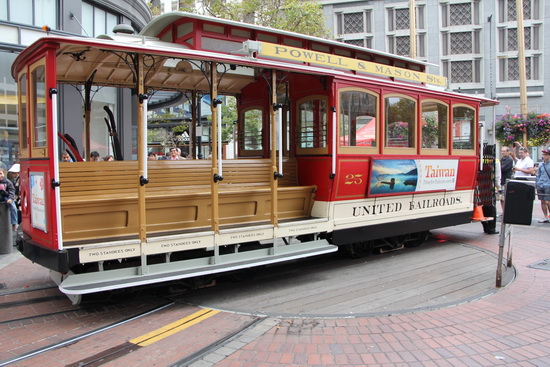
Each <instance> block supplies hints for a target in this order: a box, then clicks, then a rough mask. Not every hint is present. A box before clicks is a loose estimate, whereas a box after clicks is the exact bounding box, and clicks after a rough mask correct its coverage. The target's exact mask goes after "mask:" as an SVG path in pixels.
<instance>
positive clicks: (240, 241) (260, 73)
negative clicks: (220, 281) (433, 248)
mask: <svg viewBox="0 0 550 367" xmlns="http://www.w3.org/2000/svg"><path fill="white" fill-rule="evenodd" d="M425 69H426V64H424V63H422V62H419V61H416V60H412V59H408V58H404V57H399V56H396V55H390V54H386V53H383V52H378V51H375V50H370V49H365V48H361V47H356V46H352V45H347V44H343V43H340V42H335V41H327V40H323V39H318V38H315V37H309V36H303V35H299V34H295V33H291V32H284V31H277V30H274V29H269V28H264V27H259V26H254V25H249V24H242V23H237V22H232V21H226V20H222V19H215V18H210V17H205V16H199V15H195V14H187V13H172V14H166V15H163V16H160V17H158V18H156V19H155V20H154V21H153V22H151V23H150V24H149V25H148V26H147V27H146V28H145V29H144V30H143V31H142V33H141V34H140V35H115V36H103V37H99V38H67V37H56V36H48V37H43V38H41V39H39V40H38V41H36V42H35V43H34V44H32V45H31V46H29V47H28V48H27V49H25V50H24V51H23V52H22V53H21V54H20V55H19V57H18V58H17V59H16V61H15V63H14V64H13V67H12V73H13V76H14V78H15V79H16V80H17V81H18V86H19V91H18V98H19V114H20V119H19V127H20V144H21V173H20V174H21V193H22V217H23V222H22V227H23V235H22V236H21V237H20V238H19V239H18V246H19V249H20V251H21V252H22V253H23V254H24V255H25V256H26V257H28V258H29V259H31V260H32V261H34V262H36V263H38V264H40V265H42V266H45V267H47V268H49V269H51V270H52V274H53V276H54V278H55V279H56V281H57V282H58V283H59V287H60V289H61V290H62V291H63V292H65V293H66V294H68V295H70V296H72V297H73V300H74V301H75V302H78V300H79V297H80V296H81V295H83V294H87V293H92V292H99V291H105V290H114V289H121V288H127V287H132V286H139V285H145V284H152V283H159V282H166V281H179V280H182V279H188V278H191V277H194V278H195V279H197V277H202V278H201V279H204V280H205V281H209V280H210V279H211V277H212V276H213V275H214V274H217V273H221V272H229V271H236V270H239V269H247V268H250V267H254V266H259V265H265V264H270V263H276V262H281V261H286V260H290V259H297V258H303V257H307V256H314V255H318V254H323V253H327V252H331V251H335V250H336V249H337V248H338V247H344V248H347V249H349V250H350V252H351V253H352V254H354V255H357V256H360V255H363V254H365V253H368V252H370V251H372V249H373V248H376V247H384V248H395V247H399V246H403V245H406V246H414V245H417V244H419V243H420V242H421V241H422V240H423V239H425V236H426V233H427V231H428V230H430V229H433V228H439V227H445V226H451V225H457V224H462V223H466V222H469V221H470V220H471V219H470V217H471V215H472V208H473V202H474V190H475V185H476V174H477V171H478V167H479V153H480V152H479V136H478V128H479V124H478V116H479V113H480V107H482V106H491V105H494V104H495V103H496V102H495V101H492V100H489V99H486V98H480V97H476V96H468V95H465V94H458V93H452V92H449V91H447V90H445V89H444V87H445V86H446V80H445V78H442V77H440V76H436V75H431V74H428V73H426V72H425ZM60 94H62V95H63V98H58V96H59V95H60ZM155 95H156V96H159V95H162V96H165V97H166V98H168V99H169V98H171V97H174V96H179V97H182V96H184V97H185V100H186V101H187V106H188V107H189V111H188V112H189V116H190V117H189V129H188V136H189V139H188V140H189V146H188V149H189V152H190V158H191V159H179V158H180V157H178V156H177V153H175V155H173V156H171V158H173V159H164V160H155V161H150V160H148V159H147V153H148V152H147V144H148V141H147V140H148V139H147V136H148V120H149V119H150V114H151V112H150V111H153V110H154V109H155V108H159V107H158V106H160V105H156V104H155V103H156V102H155V101H154V96H155ZM113 96H114V97H113ZM229 98H233V101H234V109H235V111H236V115H237V116H238V117H237V122H236V126H235V128H234V129H233V134H232V141H234V145H235V146H236V149H235V153H234V155H233V156H229V154H228V153H226V151H225V149H226V148H227V145H231V143H230V144H227V141H224V140H223V139H222V130H224V125H226V126H225V128H226V129H227V125H231V124H232V123H233V121H230V122H229V123H228V121H227V118H228V117H227V115H225V116H224V114H222V108H223V106H226V105H228V100H229ZM180 100H181V99H180ZM113 101H115V102H113ZM201 101H202V102H201ZM204 101H207V102H208V103H207V105H208V109H209V111H207V113H204V109H205V107H204V106H205V102H204ZM157 102H158V101H157ZM163 106H166V103H165V104H164V105H163ZM201 106H202V108H201ZM201 111H202V112H201ZM105 123H106V124H105ZM106 126H107V127H106ZM226 140H227V139H226ZM205 142H206V143H207V145H208V146H210V148H211V150H210V155H211V157H210V159H198V158H199V153H200V152H201V149H203V148H204V145H205V144H204V143H205ZM94 151H98V153H99V155H104V156H107V155H113V156H114V158H115V161H97V162H96V161H93V160H92V159H91V157H92V152H94ZM66 154H70V155H72V160H73V162H71V161H70V160H71V159H67V161H65V159H63V160H64V161H60V160H61V156H62V155H66ZM94 155H95V154H94ZM82 157H83V158H82Z"/></svg>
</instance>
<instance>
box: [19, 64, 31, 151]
mask: <svg viewBox="0 0 550 367" xmlns="http://www.w3.org/2000/svg"><path fill="white" fill-rule="evenodd" d="M18 126H19V141H20V143H21V155H22V156H23V157H28V156H29V155H28V154H29V153H28V151H26V149H27V148H28V147H29V146H28V144H27V143H28V138H29V137H28V132H27V74H23V75H21V77H20V78H19V125H18ZM24 150H25V151H24Z"/></svg>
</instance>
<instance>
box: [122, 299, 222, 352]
mask: <svg viewBox="0 0 550 367" xmlns="http://www.w3.org/2000/svg"><path fill="white" fill-rule="evenodd" d="M220 312H221V311H215V310H211V309H209V308H205V309H203V310H200V311H198V312H195V313H194V314H191V315H189V316H186V317H184V318H183V319H180V320H178V321H175V322H173V323H171V324H168V325H166V326H163V327H161V328H160V329H157V330H155V331H151V332H150V333H147V334H145V335H142V336H139V337H137V338H134V339H132V340H130V343H132V344H136V345H139V346H140V347H145V346H147V345H149V344H153V343H155V342H158V341H159V340H162V339H164V338H166V337H168V336H170V335H173V334H175V333H177V332H179V331H181V330H184V329H187V328H188V327H190V326H193V325H195V324H198V323H199V322H201V321H203V320H206V319H207V318H209V317H212V316H214V315H216V314H218V313H220Z"/></svg>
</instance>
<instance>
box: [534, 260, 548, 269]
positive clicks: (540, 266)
mask: <svg viewBox="0 0 550 367" xmlns="http://www.w3.org/2000/svg"><path fill="white" fill-rule="evenodd" d="M529 267H530V268H533V269H540V270H550V259H544V260H542V261H539V262H536V263H534V264H531V265H529Z"/></svg>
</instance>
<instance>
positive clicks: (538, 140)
mask: <svg viewBox="0 0 550 367" xmlns="http://www.w3.org/2000/svg"><path fill="white" fill-rule="evenodd" d="M495 131H496V139H497V140H498V142H499V143H501V144H502V145H512V144H513V143H514V142H516V141H519V142H521V141H523V133H524V132H527V144H528V145H530V146H541V145H542V146H544V145H547V144H548V142H549V141H550V114H547V113H545V114H536V113H528V114H526V115H511V114H509V113H507V114H505V115H503V116H502V117H500V118H499V119H498V120H497V121H496V122H495Z"/></svg>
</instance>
